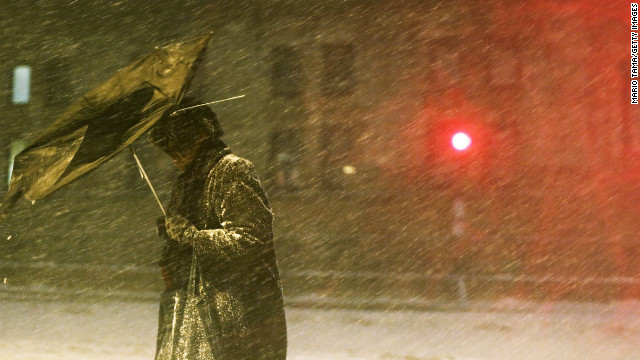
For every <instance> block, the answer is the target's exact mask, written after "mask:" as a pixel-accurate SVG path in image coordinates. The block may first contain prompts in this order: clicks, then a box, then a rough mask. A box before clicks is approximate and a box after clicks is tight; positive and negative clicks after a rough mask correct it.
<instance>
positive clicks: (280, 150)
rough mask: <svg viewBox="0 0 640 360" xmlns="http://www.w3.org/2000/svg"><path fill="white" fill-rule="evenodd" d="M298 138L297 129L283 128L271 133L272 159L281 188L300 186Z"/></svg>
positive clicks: (292, 188)
mask: <svg viewBox="0 0 640 360" xmlns="http://www.w3.org/2000/svg"><path fill="white" fill-rule="evenodd" d="M298 140H299V137H298V133H297V131H296V130H295V129H281V130H278V131H275V132H274V133H273V134H272V135H271V161H272V162H273V165H274V169H275V181H276V186H277V187H278V188H279V189H282V190H295V189H296V188H297V187H298V152H299V149H300V144H299V141H298Z"/></svg>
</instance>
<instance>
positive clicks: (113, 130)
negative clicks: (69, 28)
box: [0, 35, 211, 217]
mask: <svg viewBox="0 0 640 360" xmlns="http://www.w3.org/2000/svg"><path fill="white" fill-rule="evenodd" d="M210 36H211V35H206V36H203V37H200V38H197V39H195V40H192V41H188V42H183V43H177V44H172V45H168V46H165V47H157V48H155V50H153V51H152V52H151V53H149V54H147V55H145V56H143V57H141V58H139V59H138V60H136V61H135V62H134V63H132V64H131V65H129V66H127V67H125V68H123V69H121V70H120V71H118V72H117V73H116V74H115V75H114V76H112V77H111V78H110V79H108V80H107V81H106V82H104V83H103V84H101V85H99V86H98V87H96V88H94V89H93V90H91V91H90V92H89V93H87V94H86V95H84V96H83V97H82V98H80V99H78V100H77V101H75V102H74V103H73V104H72V105H71V106H70V107H69V108H68V109H67V110H66V111H65V113H64V114H62V115H61V116H60V117H58V118H57V119H56V120H55V121H54V122H53V124H51V126H49V128H47V129H46V130H45V131H44V132H42V133H41V134H39V135H38V136H37V137H36V138H35V140H33V141H32V142H31V143H30V144H29V145H28V146H27V147H26V148H25V149H24V150H22V152H20V153H19V154H18V155H17V156H16V157H15V160H14V168H13V173H12V176H11V182H10V185H9V191H8V192H7V195H6V197H5V199H4V202H3V204H2V207H1V208H0V217H3V216H4V215H6V213H7V212H8V210H9V209H10V208H11V207H12V206H13V205H14V204H15V203H16V202H17V201H18V200H19V199H20V198H23V197H24V198H26V199H27V200H32V201H35V200H38V199H41V198H43V197H45V196H47V195H49V194H51V193H52V192H54V191H56V190H58V189H60V188H61V187H63V186H65V185H66V184H68V183H70V182H72V181H73V180H75V179H77V178H78V177H80V176H82V175H84V174H86V173H87V172H89V171H91V170H93V169H95V168H96V167H98V166H99V165H100V164H102V163H104V162H105V161H107V160H109V159H111V158H112V157H114V156H115V155H116V154H117V153H118V152H120V151H121V150H123V149H124V148H126V147H127V146H129V145H130V144H132V143H133V142H134V141H135V140H136V139H137V138H139V137H140V136H141V135H142V134H144V133H145V132H146V131H147V130H148V129H149V128H150V127H151V126H152V125H153V124H155V123H156V122H157V121H158V120H159V119H161V118H162V117H164V116H167V115H168V114H170V113H171V112H172V111H174V110H176V107H177V104H178V103H179V102H180V100H181V99H182V97H183V95H184V93H185V92H186V90H187V88H188V86H189V83H190V81H191V78H192V77H193V74H194V72H195V69H196V68H197V66H198V64H199V62H200V60H201V59H202V56H203V54H204V52H205V49H206V45H207V43H208V41H209V38H210Z"/></svg>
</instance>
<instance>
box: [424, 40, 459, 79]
mask: <svg viewBox="0 0 640 360" xmlns="http://www.w3.org/2000/svg"><path fill="white" fill-rule="evenodd" d="M459 42H460V41H459V39H457V38H455V37H444V38H438V39H435V40H432V41H430V42H429V45H428V46H429V49H430V52H429V56H428V63H429V67H430V69H431V71H432V76H431V77H432V80H431V88H433V89H434V90H435V91H440V92H441V91H444V90H443V89H445V88H449V87H450V86H454V85H456V84H457V83H458V82H459V81H460V73H461V69H460V55H461V52H460V51H458V44H459Z"/></svg>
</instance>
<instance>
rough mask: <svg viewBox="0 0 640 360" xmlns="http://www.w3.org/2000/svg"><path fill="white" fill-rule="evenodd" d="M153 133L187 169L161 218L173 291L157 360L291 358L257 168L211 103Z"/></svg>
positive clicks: (163, 310) (166, 273)
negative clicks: (228, 139)
mask: <svg viewBox="0 0 640 360" xmlns="http://www.w3.org/2000/svg"><path fill="white" fill-rule="evenodd" d="M194 104H197V102H194V101H192V100H186V101H183V102H182V106H192V105H194ZM149 135H150V139H151V141H152V142H153V143H154V144H155V145H156V146H157V147H159V148H161V149H162V150H163V151H165V152H166V153H168V154H169V155H170V156H171V157H172V158H173V161H174V164H175V165H176V166H178V168H180V170H181V171H182V173H181V175H180V176H179V177H178V180H177V182H176V183H175V186H174V189H173V193H172V196H171V200H170V204H169V206H168V208H167V216H166V217H163V218H160V219H158V224H157V225H158V233H159V235H160V236H161V237H163V238H164V239H165V240H166V243H165V245H164V248H163V252H162V258H161V261H160V266H161V268H162V273H163V277H164V279H165V284H166V291H165V293H164V294H163V297H162V298H163V300H162V302H161V306H160V324H159V329H158V347H157V354H156V359H158V360H159V359H163V360H164V359H172V360H173V359H190V360H191V359H194V360H200V359H202V360H209V359H215V360H228V359H233V360H235V359H247V360H248V359H265V360H266V359H269V360H271V359H273V360H281V359H282V360H284V359H285V358H286V348H287V339H286V325H285V317H284V306H283V301H282V288H281V285H280V277H279V271H278V266H277V263H276V256H275V250H274V243H273V231H272V221H273V215H272V212H271V208H270V205H269V201H268V199H267V197H266V195H265V193H264V190H263V188H262V186H261V184H260V181H259V180H258V177H257V175H256V171H255V169H254V167H253V165H252V164H251V162H249V161H248V160H246V159H243V158H240V157H238V156H236V155H233V154H232V153H231V151H230V150H229V148H228V147H227V146H226V145H225V144H224V143H223V142H222V141H221V140H220V139H219V138H220V136H221V135H222V129H221V127H220V125H219V123H218V121H217V119H216V116H215V114H214V113H213V111H211V109H209V108H208V107H206V106H203V107H197V108H194V109H191V110H186V111H184V112H181V113H179V115H177V116H173V117H168V118H165V119H163V120H161V121H159V122H158V123H157V124H156V125H154V127H153V128H152V130H151V131H150V134H149Z"/></svg>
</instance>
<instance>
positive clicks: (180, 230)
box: [164, 215, 197, 244]
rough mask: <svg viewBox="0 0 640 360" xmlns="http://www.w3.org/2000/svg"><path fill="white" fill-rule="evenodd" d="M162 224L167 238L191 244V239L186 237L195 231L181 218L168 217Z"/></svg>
mask: <svg viewBox="0 0 640 360" xmlns="http://www.w3.org/2000/svg"><path fill="white" fill-rule="evenodd" d="M164 224H165V228H166V232H167V235H168V236H169V238H171V239H173V240H175V241H179V242H183V243H188V244H191V237H190V236H188V235H189V233H193V232H195V231H197V229H196V227H195V226H193V224H192V223H191V222H189V220H187V219H185V218H183V217H182V216H177V215H175V216H169V217H167V218H165V220H164Z"/></svg>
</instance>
